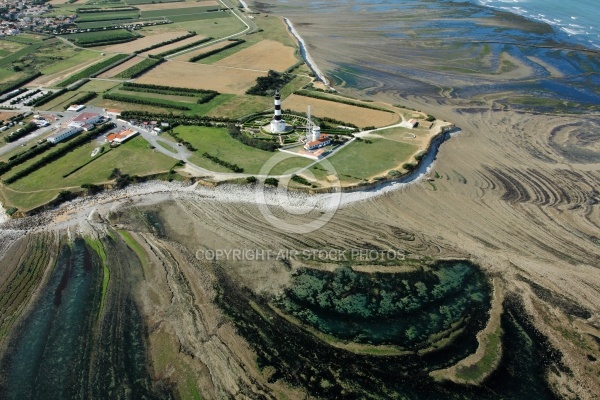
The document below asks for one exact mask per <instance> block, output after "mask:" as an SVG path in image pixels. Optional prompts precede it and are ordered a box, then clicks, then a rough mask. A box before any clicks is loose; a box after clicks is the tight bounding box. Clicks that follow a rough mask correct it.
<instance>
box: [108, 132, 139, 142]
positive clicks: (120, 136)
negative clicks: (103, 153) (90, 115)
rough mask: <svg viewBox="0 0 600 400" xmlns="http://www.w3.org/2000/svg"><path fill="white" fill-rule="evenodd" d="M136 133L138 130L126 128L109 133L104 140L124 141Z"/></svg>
mask: <svg viewBox="0 0 600 400" xmlns="http://www.w3.org/2000/svg"><path fill="white" fill-rule="evenodd" d="M137 134H138V131H134V130H133V129H126V130H124V131H121V132H117V133H111V134H110V135H108V136H106V141H107V142H110V143H124V142H126V141H128V140H129V139H131V138H132V137H134V136H136V135H137Z"/></svg>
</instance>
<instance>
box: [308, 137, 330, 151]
mask: <svg viewBox="0 0 600 400" xmlns="http://www.w3.org/2000/svg"><path fill="white" fill-rule="evenodd" d="M329 143H331V138H330V137H329V136H328V135H321V136H319V139H317V140H313V141H312V142H308V143H306V144H305V145H304V148H305V149H306V150H315V149H319V148H321V147H325V146H327V145H328V144H329Z"/></svg>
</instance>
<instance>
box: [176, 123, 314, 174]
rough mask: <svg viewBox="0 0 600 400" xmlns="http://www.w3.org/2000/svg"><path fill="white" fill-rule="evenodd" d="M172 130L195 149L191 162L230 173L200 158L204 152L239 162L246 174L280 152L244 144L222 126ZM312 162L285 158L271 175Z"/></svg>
mask: <svg viewBox="0 0 600 400" xmlns="http://www.w3.org/2000/svg"><path fill="white" fill-rule="evenodd" d="M174 131H175V133H177V134H179V137H180V138H181V139H183V140H187V141H188V142H190V143H191V144H192V146H194V147H195V148H196V149H198V151H196V152H195V153H194V155H193V156H192V157H191V158H190V161H191V162H192V163H194V164H197V165H199V166H201V167H203V168H207V169H210V170H211V171H217V172H231V171H230V170H229V169H227V168H225V167H222V166H220V165H218V164H216V163H214V162H212V161H210V160H208V159H206V158H204V157H202V154H203V153H204V152H207V153H209V154H210V155H213V156H216V157H219V158H220V159H222V160H224V161H227V162H230V163H234V164H237V165H239V166H240V167H242V168H244V173H247V174H258V173H259V172H260V169H261V168H262V166H263V165H264V164H265V163H266V162H267V160H269V159H270V158H271V157H273V156H275V155H278V154H279V152H268V151H264V150H259V149H256V148H254V147H250V146H246V145H245V144H242V143H240V142H238V141H237V140H235V139H233V138H232V137H231V136H229V133H227V129H225V128H212V127H200V126H178V127H177V128H175V129H174ZM311 162H312V160H309V159H307V158H303V157H292V158H288V159H287V160H285V161H284V162H282V163H280V164H278V165H277V166H276V167H275V168H274V169H273V170H272V171H271V175H280V174H283V173H286V172H287V173H289V170H291V169H299V168H302V167H305V166H307V165H309V164H310V163H311Z"/></svg>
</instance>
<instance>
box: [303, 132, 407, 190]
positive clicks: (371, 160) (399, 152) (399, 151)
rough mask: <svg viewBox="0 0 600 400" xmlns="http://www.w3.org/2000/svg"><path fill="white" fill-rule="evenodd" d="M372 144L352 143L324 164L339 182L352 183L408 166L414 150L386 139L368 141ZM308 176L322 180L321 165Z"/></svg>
mask: <svg viewBox="0 0 600 400" xmlns="http://www.w3.org/2000/svg"><path fill="white" fill-rule="evenodd" d="M370 140H371V141H372V143H366V142H356V141H355V142H353V143H350V144H349V145H348V146H346V147H345V148H343V149H341V150H340V151H339V152H338V153H336V154H334V155H333V156H331V157H328V158H327V160H328V161H329V162H330V163H331V165H333V167H334V168H335V170H336V171H337V173H338V176H339V179H340V181H342V182H344V183H353V182H358V181H361V180H368V179H369V178H371V177H373V176H375V175H382V174H383V173H385V172H386V171H388V170H390V169H401V168H400V167H398V165H399V164H400V165H401V164H403V163H405V162H409V161H410V158H411V155H412V154H413V153H414V152H415V151H416V149H417V147H416V146H414V145H412V144H408V143H400V142H395V141H391V140H385V139H370ZM315 167H318V168H321V169H317V168H314V167H313V168H312V169H311V172H313V173H314V174H315V176H316V177H317V178H319V179H323V178H325V175H327V173H326V172H325V171H323V170H322V169H324V166H323V165H321V164H318V165H316V166H315Z"/></svg>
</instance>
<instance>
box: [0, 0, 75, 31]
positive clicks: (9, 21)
mask: <svg viewBox="0 0 600 400" xmlns="http://www.w3.org/2000/svg"><path fill="white" fill-rule="evenodd" d="M51 9H52V6H51V5H50V4H48V3H40V2H34V1H31V0H29V1H22V0H21V1H19V0H5V1H4V2H2V4H1V5H0V37H3V36H14V35H18V34H19V33H21V32H23V31H36V32H42V31H48V30H55V29H57V28H60V27H62V26H66V25H70V24H72V23H73V21H74V19H75V17H76V16H75V15H70V16H64V15H59V16H56V17H43V16H42V15H43V14H46V13H48V12H49V11H50V10H51Z"/></svg>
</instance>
